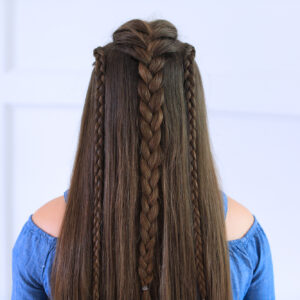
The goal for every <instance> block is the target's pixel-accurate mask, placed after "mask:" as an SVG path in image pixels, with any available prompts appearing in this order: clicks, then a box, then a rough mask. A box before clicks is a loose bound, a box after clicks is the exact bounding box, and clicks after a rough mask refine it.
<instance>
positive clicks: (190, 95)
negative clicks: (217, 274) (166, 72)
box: [184, 43, 207, 300]
mask: <svg viewBox="0 0 300 300" xmlns="http://www.w3.org/2000/svg"><path fill="white" fill-rule="evenodd" d="M185 45H186V52H185V57H184V86H185V97H186V101H187V105H188V121H189V144H190V170H191V198H192V205H193V223H194V238H195V256H196V267H197V271H198V273H197V282H198V286H199V290H200V294H201V296H202V299H203V300H205V298H206V294H207V293H206V283H205V275H204V265H203V242H202V235H201V227H200V225H201V224H200V212H199V202H198V201H199V186H198V167H197V147H196V130H197V127H196V109H195V80H194V69H193V61H194V58H195V48H194V47H193V46H191V45H189V44H187V43H186V44H185Z"/></svg>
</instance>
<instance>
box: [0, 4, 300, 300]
mask: <svg viewBox="0 0 300 300" xmlns="http://www.w3.org/2000/svg"><path fill="white" fill-rule="evenodd" d="M299 16H300V2H299V1H297V0H294V1H292V0H285V1H284V0H282V1H277V0H273V1H266V0H265V1H264V0H260V1H258V0H252V1H233V0H228V1H184V5H183V3H182V1H177V2H176V1H174V0H173V1H147V2H146V1H112V2H108V1H105V2H104V1H103V2H102V1H91V0H85V1H83V0H80V1H76V0H72V1H70V0H64V1H57V0H52V1H37V0H27V1H21V0H0V22H1V27H0V46H1V48H0V122H1V123H0V124H1V126H0V143H1V144H0V146H1V147H0V166H1V173H0V209H1V214H0V220H1V223H0V238H1V244H0V247H1V248H0V266H1V269H0V298H1V299H9V298H10V293H11V249H12V246H13V244H14V242H15V239H16V238H17V235H18V234H19V232H20V230H21V228H22V226H23V224H24V223H25V222H26V221H27V219H28V217H29V215H30V214H31V213H33V212H34V211H36V210H37V209H38V208H39V207H40V206H42V205H43V204H44V203H46V202H48V201H49V200H51V199H53V198H55V197H57V196H59V195H62V194H63V192H64V191H65V189H66V188H67V187H68V186H67V185H68V183H69V177H70V172H71V169H72V163H73V159H74V155H75V150H76V146H77V138H78V133H79V125H80V118H81V113H82V107H83V104H84V98H85V93H86V90H87V85H88V82H89V78H90V74H91V70H92V62H93V55H92V50H93V49H94V48H95V47H97V46H98V45H104V44H106V43H107V42H110V41H111V35H112V33H113V31H114V30H115V29H116V28H117V27H118V26H119V25H121V24H122V23H123V22H125V21H127V20H129V19H132V18H142V19H146V20H152V19H156V18H165V19H168V20H170V21H171V22H173V23H174V25H175V26H176V27H177V28H178V33H179V39H181V40H182V41H186V42H189V43H191V44H193V45H194V46H195V48H196V61H197V62H198V65H199V68H200V71H201V74H202V77H203V82H204V89H205V93H206V103H207V109H208V117H209V128H210V132H211V140H212V145H213V152H214V155H215V159H216V163H217V167H218V170H219V173H220V177H221V180H222V184H223V188H224V191H225V192H226V193H227V194H228V195H230V196H231V197H233V198H234V199H236V200H237V201H239V202H240V203H242V204H243V205H245V206H246V207H248V208H249V209H250V210H251V212H252V213H253V214H255V215H256V217H257V219H258V220H259V222H260V224H261V225H262V227H263V228H264V230H265V232H266V234H267V236H268V238H269V242H270V245H271V250H272V257H273V264H274V273H275V288H276V297H277V299H280V300H285V299H289V300H296V299H300V285H299V282H298V281H299V278H300V258H299V253H300V241H299V240H300V235H299V228H300V226H299V225H300V222H299V211H300V204H299V203H300V201H299V200H300V196H299V186H300V175H299V170H300V160H299V154H300V71H299V70H300V42H299V29H300V19H299ZM259 300H260V299H259Z"/></svg>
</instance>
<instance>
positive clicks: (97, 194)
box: [93, 47, 105, 300]
mask: <svg viewBox="0 0 300 300" xmlns="http://www.w3.org/2000/svg"><path fill="white" fill-rule="evenodd" d="M94 56H95V58H96V62H95V89H94V91H93V92H94V93H95V94H94V99H96V101H95V149H94V151H95V153H94V154H95V159H94V210H93V212H94V216H93V300H98V299H99V297H100V296H99V282H100V274H99V273H100V259H101V256H100V246H101V245H100V217H101V204H102V203H101V199H102V194H103V182H104V174H103V170H104V166H103V164H104V88H105V84H104V79H105V73H104V67H105V66H104V63H105V59H104V50H103V48H102V47H98V48H96V49H94Z"/></svg>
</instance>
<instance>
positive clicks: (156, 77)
mask: <svg viewBox="0 0 300 300" xmlns="http://www.w3.org/2000/svg"><path fill="white" fill-rule="evenodd" d="M156 24H157V23H156V22H153V23H147V22H140V21H135V20H134V21H130V22H128V23H127V24H125V25H123V26H122V27H121V28H119V29H118V30H117V31H116V32H115V33H114V43H115V44H116V45H121V46H122V48H121V51H124V52H126V53H129V54H131V55H132V56H133V57H135V58H136V59H137V60H138V62H139V63H138V74H139V81H138V97H139V100H140V103H139V112H140V120H139V127H140V132H141V145H140V154H141V157H140V172H141V177H140V184H141V191H142V194H141V212H140V225H141V227H140V235H141V241H140V245H139V253H140V257H139V260H138V274H139V276H140V280H141V286H142V291H143V293H142V299H143V300H150V299H151V294H150V284H151V282H152V280H153V276H154V275H153V274H154V271H153V269H154V249H155V243H156V238H157V231H158V222H157V219H158V213H159V203H158V197H159V188H158V185H159V180H160V175H161V174H160V165H161V162H162V150H161V145H160V143H161V124H162V121H163V111H162V105H163V103H164V88H163V67H164V65H165V58H164V56H163V54H164V53H166V52H174V51H175V47H174V45H173V44H174V40H175V39H174V38H176V37H177V31H175V32H174V31H173V26H172V27H171V26H170V23H168V22H165V24H164V25H165V27H164V28H165V31H161V30H159V28H156ZM168 29H169V30H168ZM163 37H166V38H167V39H163ZM133 42H134V45H133V47H132V43H133ZM128 46H129V47H128Z"/></svg>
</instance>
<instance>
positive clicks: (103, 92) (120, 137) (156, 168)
mask: <svg viewBox="0 0 300 300" xmlns="http://www.w3.org/2000/svg"><path fill="white" fill-rule="evenodd" d="M94 56H95V62H94V64H93V71H92V75H91V79H90V83H89V87H88V91H87V96H86V99H85V105H84V109H83V114H82V119H81V128H80V135H79V142H78V148H77V152H76V157H75V162H74V166H73V170H72V176H71V180H70V186H69V193H68V203H67V207H66V211H65V216H64V220H63V223H62V227H61V232H60V236H59V238H58V241H57V246H56V255H55V259H54V262H53V266H52V273H51V297H52V299H55V300H61V299H72V300H78V299H83V300H88V299H93V300H96V299H105V300H113V299H124V300H129V299H130V300H131V299H133V300H137V299H143V300H150V299H163V300H179V299H180V300H191V299H205V300H219V299H220V300H229V299H232V294H231V282H230V268H229V254H228V248H227V241H226V235H225V220H224V207H223V198H222V194H221V189H220V183H219V181H220V180H219V179H218V178H219V177H218V174H217V170H216V167H215V165H214V160H213V156H212V151H211V145H210V138H209V133H208V126H207V115H206V105H205V100H204V92H203V86H202V80H201V76H200V72H199V69H198V66H197V64H196V62H195V48H194V47H193V46H192V45H190V44H188V43H183V42H181V41H179V40H178V38H177V29H176V28H175V26H174V25H173V24H172V23H170V22H168V21H166V20H155V21H151V22H147V21H144V20H139V19H133V20H130V21H128V22H126V23H125V24H123V25H122V26H120V27H119V28H118V29H117V30H116V31H115V32H114V33H113V41H112V42H111V43H109V44H107V45H105V46H103V47H98V48H96V49H94Z"/></svg>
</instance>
